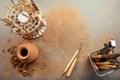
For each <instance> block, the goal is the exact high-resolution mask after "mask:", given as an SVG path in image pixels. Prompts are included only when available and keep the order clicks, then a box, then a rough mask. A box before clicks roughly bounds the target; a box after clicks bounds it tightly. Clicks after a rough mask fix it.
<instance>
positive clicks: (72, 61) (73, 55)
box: [64, 50, 79, 72]
mask: <svg viewBox="0 0 120 80" xmlns="http://www.w3.org/2000/svg"><path fill="white" fill-rule="evenodd" d="M78 52H79V50H77V51H76V52H75V54H74V55H73V57H72V59H71V60H70V62H69V63H68V65H67V67H66V68H65V70H64V72H66V71H67V70H68V68H69V67H70V65H71V64H72V62H73V60H74V59H75V57H76V56H77V54H78Z"/></svg>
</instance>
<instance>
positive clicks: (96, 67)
mask: <svg viewBox="0 0 120 80" xmlns="http://www.w3.org/2000/svg"><path fill="white" fill-rule="evenodd" d="M93 65H94V67H95V69H96V70H99V68H98V66H97V65H96V64H95V62H94V61H93Z"/></svg>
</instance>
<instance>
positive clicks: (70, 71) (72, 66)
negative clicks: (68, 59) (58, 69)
mask: <svg viewBox="0 0 120 80" xmlns="http://www.w3.org/2000/svg"><path fill="white" fill-rule="evenodd" d="M77 60H78V58H75V59H74V61H73V63H72V65H71V66H70V68H69V70H68V73H67V75H66V77H67V78H69V77H70V76H71V74H72V72H73V70H74V67H75V65H76V63H77Z"/></svg>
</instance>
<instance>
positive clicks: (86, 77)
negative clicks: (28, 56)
mask: <svg viewBox="0 0 120 80" xmlns="http://www.w3.org/2000/svg"><path fill="white" fill-rule="evenodd" d="M35 2H36V3H37V4H38V6H39V7H40V9H41V11H42V13H43V14H44V15H45V17H46V20H47V30H46V31H45V33H44V34H43V37H41V38H38V39H35V40H30V42H33V43H34V44H36V45H37V46H38V47H39V50H40V54H39V58H38V59H37V61H36V62H35V64H34V65H32V67H33V68H34V70H35V71H34V73H33V76H30V77H23V76H22V75H21V74H20V73H18V71H17V69H13V67H12V65H11V63H10V58H11V56H10V54H9V53H8V52H7V49H8V48H10V47H11V46H13V45H19V44H20V43H22V42H24V41H26V40H24V39H22V38H21V37H19V36H17V35H15V34H14V33H11V32H10V28H8V27H6V26H5V25H4V23H3V22H0V24H1V26H0V50H5V51H3V52H2V53H0V80H56V79H59V78H60V76H61V74H62V72H63V70H64V68H65V67H66V65H67V64H68V62H69V60H70V59H71V57H72V56H73V54H74V52H75V51H76V50H77V49H78V48H79V45H80V42H84V45H83V48H82V50H81V52H80V57H79V61H78V63H77V65H76V67H75V70H74V71H73V74H72V76H71V78H69V79H68V80H119V78H120V75H119V73H120V71H117V72H115V73H113V74H110V75H108V76H105V77H102V78H101V77H97V76H96V74H95V72H94V71H93V68H92V66H91V64H90V62H89V60H88V54H89V53H90V52H91V51H93V50H95V49H98V48H100V47H102V46H103V43H104V42H107V41H108V40H109V38H111V37H112V38H115V39H116V41H117V47H116V49H115V52H119V51H120V50H119V48H120V40H119V37H120V36H119V31H120V29H119V25H120V18H119V16H120V9H119V8H120V1H119V0H114V1H113V0H112V1H110V0H35ZM0 3H1V5H0V12H1V13H0V18H2V17H3V16H5V14H6V12H7V8H6V7H9V6H10V5H11V2H10V1H9V0H6V1H5V0H0ZM61 80H65V78H64V77H63V78H61Z"/></svg>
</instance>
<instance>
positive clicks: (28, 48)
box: [17, 42, 39, 63]
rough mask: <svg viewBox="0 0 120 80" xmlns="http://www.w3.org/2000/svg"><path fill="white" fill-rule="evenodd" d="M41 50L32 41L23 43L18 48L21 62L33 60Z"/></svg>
mask: <svg viewBox="0 0 120 80" xmlns="http://www.w3.org/2000/svg"><path fill="white" fill-rule="evenodd" d="M38 53H39V50H38V48H37V46H35V45H34V44H32V43H28V42H26V43H23V44H21V45H19V46H18V48H17V57H18V59H19V60H20V61H21V62H27V63H30V62H33V61H34V60H36V58H37V57H38Z"/></svg>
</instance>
